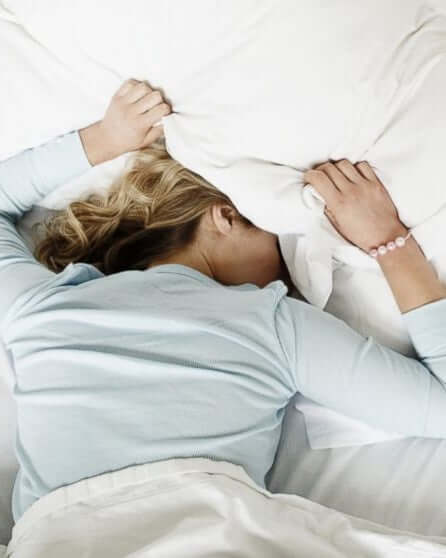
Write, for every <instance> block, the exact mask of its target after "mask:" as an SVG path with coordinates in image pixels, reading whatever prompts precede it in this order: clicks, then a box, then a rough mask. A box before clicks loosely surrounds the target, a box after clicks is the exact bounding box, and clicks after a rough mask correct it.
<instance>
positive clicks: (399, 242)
mask: <svg viewBox="0 0 446 558" xmlns="http://www.w3.org/2000/svg"><path fill="white" fill-rule="evenodd" d="M395 244H396V245H397V246H398V248H401V246H404V245H405V244H406V241H405V240H404V238H403V237H402V236H399V237H398V238H396V239H395Z"/></svg>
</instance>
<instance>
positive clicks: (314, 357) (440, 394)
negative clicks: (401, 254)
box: [276, 297, 446, 438]
mask: <svg viewBox="0 0 446 558" xmlns="http://www.w3.org/2000/svg"><path fill="white" fill-rule="evenodd" d="M404 320H405V323H406V324H407V327H408V331H409V334H410V336H411V339H412V342H413V344H414V347H415V349H416V351H417V353H418V359H414V358H409V357H406V356H404V355H401V354H400V353H398V352H396V351H394V350H392V349H389V348H387V347H385V346H383V345H380V344H379V343H377V342H376V341H375V340H374V339H373V338H372V337H363V336H362V335H360V334H359V333H357V332H356V331H354V330H353V329H351V328H350V327H349V326H348V325H347V324H346V323H344V322H343V321H341V320H339V319H337V318H335V317H334V316H332V315H330V314H328V313H326V312H324V311H322V310H320V309H318V308H315V307H313V306H311V305H309V304H307V303H305V302H301V301H297V300H293V299H291V298H288V297H286V298H284V299H283V300H282V301H281V303H280V304H279V306H278V308H277V314H276V327H277V332H278V335H279V338H280V339H281V343H282V347H283V349H284V351H285V353H286V355H287V358H288V361H289V363H290V375H291V382H292V383H293V385H294V389H295V391H296V392H300V393H302V394H303V395H304V396H306V397H308V398H310V399H312V400H314V401H316V402H317V403H319V404H322V405H325V406H327V407H330V408H332V409H334V410H336V411H338V412H340V413H343V414H344V415H347V416H350V417H352V418H355V419H359V420H362V421H364V422H366V423H368V424H370V425H371V426H374V427H377V428H380V429H382V430H388V431H392V432H395V433H398V434H402V435H404V436H423V437H429V438H446V299H443V300H439V301H436V302H432V303H429V304H426V305H425V306H422V307H420V308H417V309H415V310H412V311H410V312H407V313H406V314H404Z"/></svg>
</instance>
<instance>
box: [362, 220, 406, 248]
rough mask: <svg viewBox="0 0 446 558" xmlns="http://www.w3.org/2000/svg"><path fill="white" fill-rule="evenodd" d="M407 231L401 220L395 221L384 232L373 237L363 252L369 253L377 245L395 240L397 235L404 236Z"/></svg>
mask: <svg viewBox="0 0 446 558" xmlns="http://www.w3.org/2000/svg"><path fill="white" fill-rule="evenodd" d="M408 233H409V229H408V228H407V227H406V226H405V225H403V224H402V223H401V222H398V223H395V224H394V226H392V227H389V228H388V230H387V231H386V233H385V234H382V235H380V236H379V237H378V236H377V237H376V239H373V240H372V242H373V244H372V242H371V243H370V245H369V246H367V247H366V248H365V252H367V253H369V252H370V251H371V250H373V249H377V248H378V247H379V246H382V245H384V246H385V245H387V244H388V243H389V242H395V239H396V238H398V237H403V238H405V237H406V236H407V234H408Z"/></svg>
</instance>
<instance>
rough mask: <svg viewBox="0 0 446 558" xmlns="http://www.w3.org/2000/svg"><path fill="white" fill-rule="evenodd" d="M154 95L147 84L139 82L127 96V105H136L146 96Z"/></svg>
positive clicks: (125, 97)
mask: <svg viewBox="0 0 446 558" xmlns="http://www.w3.org/2000/svg"><path fill="white" fill-rule="evenodd" d="M148 93H152V89H151V88H150V87H149V86H148V85H147V83H143V82H138V84H137V85H133V87H132V88H131V89H129V91H128V92H127V93H126V94H125V96H124V99H125V102H126V103H129V104H131V103H135V102H136V101H139V99H141V98H142V97H144V95H147V94H148Z"/></svg>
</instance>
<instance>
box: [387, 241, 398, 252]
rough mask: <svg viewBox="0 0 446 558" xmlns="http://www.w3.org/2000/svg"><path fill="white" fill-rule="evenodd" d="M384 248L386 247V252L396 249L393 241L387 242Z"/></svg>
mask: <svg viewBox="0 0 446 558" xmlns="http://www.w3.org/2000/svg"><path fill="white" fill-rule="evenodd" d="M386 246H387V250H390V251H392V250H395V248H396V244H395V242H393V241H390V242H388V243H387V244H386Z"/></svg>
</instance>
